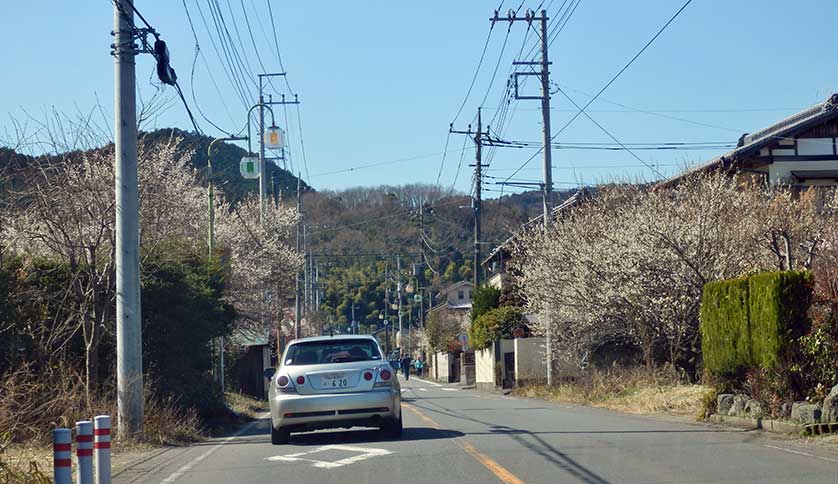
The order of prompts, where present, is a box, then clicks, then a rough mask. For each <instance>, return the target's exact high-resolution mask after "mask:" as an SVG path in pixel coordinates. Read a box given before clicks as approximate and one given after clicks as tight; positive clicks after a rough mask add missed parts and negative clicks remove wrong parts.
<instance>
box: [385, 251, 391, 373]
mask: <svg viewBox="0 0 838 484" xmlns="http://www.w3.org/2000/svg"><path fill="white" fill-rule="evenodd" d="M389 326H390V271H389V266H388V265H387V263H385V264H384V348H385V349H384V351H386V352H387V356H388V357H389V356H390V331H389V330H388V329H387V328H388V327H389Z"/></svg>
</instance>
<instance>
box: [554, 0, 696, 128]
mask: <svg viewBox="0 0 838 484" xmlns="http://www.w3.org/2000/svg"><path fill="white" fill-rule="evenodd" d="M692 1H693V0H687V1H686V2H684V4H683V5H682V6H681V8H679V9H678V11H677V12H675V14H674V15H673V16H672V17H671V18H670V19H669V20H668V21H667V22H666V23H665V24H664V25H663V27H661V28H660V29H659V30H658V31H657V33H655V35H653V36H652V38H651V39H649V41H648V42H646V44H645V45H644V46H643V48H641V49H640V50H639V51H638V52H637V54H635V55H634V57H632V58H631V59H630V60H629V61H628V63H626V65H624V66H623V68H622V69H620V70H619V71H618V72H617V73H616V74H615V75H614V77H612V78H611V80H609V81H608V82H607V83H605V85H604V86H602V88H601V89H600V90H599V91H598V92H597V93H596V94H594V97H592V98H591V100H590V101H588V103H587V104H585V105H584V106H583V107H582V108H580V109H579V112H578V113H576V114H575V115H574V116H573V117H572V118H570V120H569V121H568V122H567V123H565V125H564V126H562V128H561V129H560V130H559V131H558V132H556V134H554V135H553V138H555V137H556V136H558V135H559V134H561V133H562V132H563V131H564V130H565V129H567V127H568V126H570V125H571V124H572V123H573V122H574V121H575V120H576V119H577V118H578V117H579V116H580V115H581V114H583V113H584V112H585V110H586V109H587V108H588V106H590V105H591V104H593V102H594V101H596V100H597V98H598V97H599V96H600V95H601V94H602V93H603V92H605V90H606V89H608V88H609V87H611V84H613V83H614V81H616V80H617V79H618V78H619V77H620V76H621V75H622V74H623V73H624V72H625V71H626V70H627V69H628V68H629V67H631V65H632V64H633V63H634V61H636V60H637V58H638V57H640V56H641V55H642V54H643V52H645V51H646V49H648V48H649V46H651V45H652V44H653V43H654V42H655V40H657V38H658V37H660V35H661V34H662V33H663V31H664V30H666V28H667V27H669V24H671V23H672V22H674V21H675V19H676V18H678V16H679V15H681V12H683V11H684V9H686V8H687V6H689V4H690V3H692Z"/></svg>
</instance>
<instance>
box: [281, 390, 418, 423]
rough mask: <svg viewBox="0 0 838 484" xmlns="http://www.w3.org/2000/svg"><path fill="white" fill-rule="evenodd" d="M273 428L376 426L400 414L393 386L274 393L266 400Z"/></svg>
mask: <svg viewBox="0 0 838 484" xmlns="http://www.w3.org/2000/svg"><path fill="white" fill-rule="evenodd" d="M270 405H271V423H272V424H273V426H274V428H277V429H278V428H287V429H289V430H292V431H293V430H297V431H301V430H314V429H320V428H335V427H351V426H359V425H369V426H376V425H378V424H379V423H380V422H382V421H384V420H393V419H398V418H399V417H400V416H401V394H400V392H399V391H398V390H397V389H383V390H373V391H369V392H358V393H339V394H334V393H333V394H325V395H297V394H285V393H281V394H276V395H275V396H274V398H273V399H272V400H271V402H270Z"/></svg>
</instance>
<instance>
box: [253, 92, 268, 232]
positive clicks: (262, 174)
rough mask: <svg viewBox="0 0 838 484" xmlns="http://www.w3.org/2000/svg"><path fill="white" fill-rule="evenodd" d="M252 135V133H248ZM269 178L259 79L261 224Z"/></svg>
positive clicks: (263, 217)
mask: <svg viewBox="0 0 838 484" xmlns="http://www.w3.org/2000/svg"><path fill="white" fill-rule="evenodd" d="M248 134H250V133H248ZM267 192H268V178H267V173H265V99H264V98H263V96H262V78H261V77H260V78H259V224H260V225H261V224H263V223H264V222H265V194H266V193H267Z"/></svg>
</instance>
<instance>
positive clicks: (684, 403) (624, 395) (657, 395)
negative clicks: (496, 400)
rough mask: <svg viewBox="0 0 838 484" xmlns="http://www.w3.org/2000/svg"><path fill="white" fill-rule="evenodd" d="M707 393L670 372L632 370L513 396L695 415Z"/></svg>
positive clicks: (594, 373) (529, 388) (590, 376)
mask: <svg viewBox="0 0 838 484" xmlns="http://www.w3.org/2000/svg"><path fill="white" fill-rule="evenodd" d="M708 390H709V387H707V386H704V385H690V384H682V383H681V382H679V381H678V379H677V378H676V377H675V376H674V375H673V373H672V372H671V370H666V369H651V370H650V369H646V368H633V369H615V370H612V371H608V372H602V371H592V372H590V373H589V374H587V375H585V376H584V377H582V378H580V379H577V380H576V381H575V382H568V383H562V384H560V385H557V386H553V387H552V388H550V387H547V386H546V385H530V386H526V387H522V388H519V389H517V390H515V392H514V393H515V394H517V395H520V396H524V397H529V398H541V399H545V400H555V401H560V402H566V403H576V404H580V405H590V406H594V407H602V408H608V409H611V410H618V411H621V412H628V413H639V414H653V413H666V414H671V415H690V416H694V415H696V414H698V412H699V410H700V408H701V397H702V396H703V395H704V394H705V393H707V391H708Z"/></svg>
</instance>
